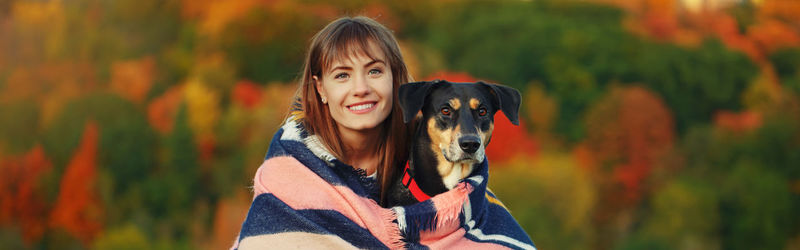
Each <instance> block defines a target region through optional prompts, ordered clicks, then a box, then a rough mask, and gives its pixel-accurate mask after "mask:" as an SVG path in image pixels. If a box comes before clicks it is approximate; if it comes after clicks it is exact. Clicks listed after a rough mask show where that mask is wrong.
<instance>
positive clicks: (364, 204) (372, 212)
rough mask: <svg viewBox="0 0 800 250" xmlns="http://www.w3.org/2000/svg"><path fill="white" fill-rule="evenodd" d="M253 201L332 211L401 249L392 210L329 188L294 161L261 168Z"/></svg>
mask: <svg viewBox="0 0 800 250" xmlns="http://www.w3.org/2000/svg"><path fill="white" fill-rule="evenodd" d="M253 189H254V192H255V194H254V199H255V196H258V195H260V194H263V193H271V194H273V195H275V197H277V198H278V199H280V200H281V201H283V202H284V203H286V204H287V205H289V206H290V207H291V208H293V209H295V210H298V209H327V210H335V211H337V212H339V213H341V214H342V215H344V216H346V217H347V218H348V219H350V220H352V221H353V222H355V223H356V224H358V225H359V226H361V227H363V228H366V229H367V230H369V231H370V233H372V235H374V236H375V237H376V238H378V240H380V241H381V242H383V243H384V244H386V245H387V246H389V247H390V248H401V247H402V246H403V243H402V242H401V240H400V239H401V236H400V230H399V229H398V228H397V226H396V225H395V224H394V223H392V220H394V219H395V215H394V213H393V212H392V210H391V209H385V208H382V207H381V206H380V205H378V204H377V203H376V202H375V201H373V200H371V199H369V198H366V197H361V196H359V195H357V194H355V193H354V192H353V190H351V189H350V188H348V187H344V186H338V185H332V184H331V183H328V182H326V181H325V180H324V179H322V178H321V177H319V175H317V174H315V173H314V172H312V171H311V170H310V169H308V168H307V167H306V166H304V165H303V164H302V163H300V162H299V161H297V159H295V158H294V157H289V156H282V157H274V158H270V159H268V160H266V161H264V163H262V164H261V167H259V168H258V171H257V172H256V176H255V179H254V186H253Z"/></svg>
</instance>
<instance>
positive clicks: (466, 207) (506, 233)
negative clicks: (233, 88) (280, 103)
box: [233, 119, 535, 249]
mask: <svg viewBox="0 0 800 250" xmlns="http://www.w3.org/2000/svg"><path fill="white" fill-rule="evenodd" d="M487 167H488V163H487V162H485V161H484V162H483V164H482V166H481V167H479V168H478V169H477V170H476V171H475V172H474V173H473V175H471V176H470V177H468V178H467V179H466V180H464V181H463V182H461V183H459V185H458V186H457V187H456V188H454V189H452V190H450V191H448V192H446V193H442V194H439V195H436V196H434V197H433V198H431V199H429V200H427V201H424V202H420V203H417V204H414V205H411V206H405V207H393V208H382V207H380V206H379V205H378V204H377V202H376V199H377V190H378V188H377V184H376V181H375V180H374V179H373V178H369V177H367V176H366V175H365V173H364V172H363V171H361V170H358V169H354V168H353V167H351V166H349V165H347V164H344V163H343V162H341V161H338V160H337V159H336V158H335V157H333V156H332V155H331V154H330V153H328V152H327V151H326V150H325V149H324V148H323V147H322V146H321V144H320V142H319V140H318V138H317V137H316V136H308V135H307V134H306V133H305V132H304V130H303V129H302V127H301V126H300V124H299V123H298V122H295V121H293V120H291V119H290V120H289V121H287V122H286V123H285V125H284V126H283V127H282V128H281V129H279V130H278V132H277V133H276V135H275V137H274V138H273V139H272V142H271V143H270V146H269V150H268V152H267V157H266V159H265V161H264V162H263V164H262V165H261V167H259V169H258V171H257V172H256V175H255V179H254V186H253V190H254V193H255V194H254V198H253V203H252V204H251V206H250V211H249V212H248V214H247V218H246V219H245V221H244V223H243V224H242V229H241V231H240V234H239V238H238V240H237V241H236V243H234V246H233V249H237V248H238V249H264V248H269V249H284V248H302V249H305V248H311V249H317V248H350V249H352V248H361V249H365V248H366V249H386V248H391V249H397V248H413V249H424V248H433V249H442V248H447V249H450V248H457V249H464V248H467V249H475V248H480V249H485V248H514V249H535V247H534V245H533V242H532V241H531V239H530V238H529V237H528V235H527V234H526V233H525V232H524V231H523V230H522V228H521V227H520V226H519V224H518V223H517V222H516V221H515V220H514V218H512V217H511V215H510V214H509V212H508V211H507V210H506V209H505V207H504V206H503V204H502V203H501V202H500V201H498V200H497V198H496V197H495V196H494V194H492V193H491V192H490V191H488V190H487V189H486V183H487V178H488V171H487V170H488V169H487Z"/></svg>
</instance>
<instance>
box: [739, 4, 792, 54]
mask: <svg viewBox="0 0 800 250" xmlns="http://www.w3.org/2000/svg"><path fill="white" fill-rule="evenodd" d="M798 14H800V13H798ZM747 37H748V38H749V39H750V40H752V41H753V42H755V43H756V44H758V45H759V47H760V48H763V49H764V50H765V51H767V52H771V51H775V50H776V49H780V48H783V47H796V46H800V34H798V33H797V32H795V29H793V28H792V27H790V26H789V25H787V24H785V23H783V22H780V21H778V20H774V19H765V20H761V21H760V22H759V23H758V24H755V25H753V26H750V27H748V29H747Z"/></svg>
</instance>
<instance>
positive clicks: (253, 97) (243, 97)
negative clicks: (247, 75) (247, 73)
mask: <svg viewBox="0 0 800 250" xmlns="http://www.w3.org/2000/svg"><path fill="white" fill-rule="evenodd" d="M231 95H232V96H231V99H232V100H233V102H234V103H236V104H239V105H242V106H244V107H245V108H247V109H253V108H254V107H255V106H256V105H257V104H258V102H260V101H261V95H262V93H261V87H259V86H258V85H257V84H255V83H253V82H251V81H247V80H242V81H239V82H238V83H236V86H233V92H231Z"/></svg>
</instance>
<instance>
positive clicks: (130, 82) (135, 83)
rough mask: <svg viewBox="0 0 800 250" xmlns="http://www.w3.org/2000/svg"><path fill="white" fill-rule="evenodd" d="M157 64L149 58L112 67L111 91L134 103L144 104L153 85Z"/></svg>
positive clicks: (115, 64)
mask: <svg viewBox="0 0 800 250" xmlns="http://www.w3.org/2000/svg"><path fill="white" fill-rule="evenodd" d="M155 68H156V62H155V60H154V59H153V57H151V56H148V57H145V58H142V59H139V60H129V61H121V62H115V63H114V64H113V65H111V89H112V90H113V91H114V92H116V93H119V94H120V96H123V97H125V98H127V99H128V100H131V101H132V102H134V103H142V101H144V98H145V97H146V96H147V91H150V87H151V86H152V85H153V77H154V75H155V70H156V69H155Z"/></svg>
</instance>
